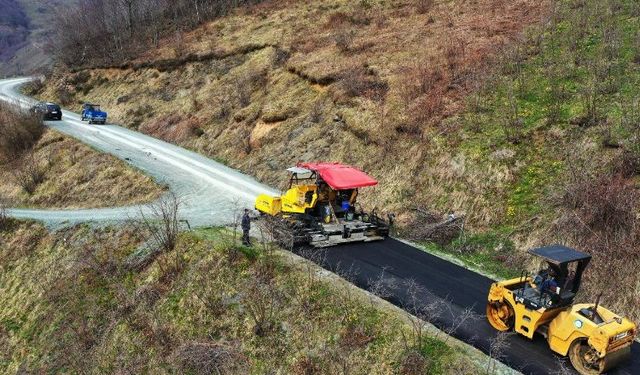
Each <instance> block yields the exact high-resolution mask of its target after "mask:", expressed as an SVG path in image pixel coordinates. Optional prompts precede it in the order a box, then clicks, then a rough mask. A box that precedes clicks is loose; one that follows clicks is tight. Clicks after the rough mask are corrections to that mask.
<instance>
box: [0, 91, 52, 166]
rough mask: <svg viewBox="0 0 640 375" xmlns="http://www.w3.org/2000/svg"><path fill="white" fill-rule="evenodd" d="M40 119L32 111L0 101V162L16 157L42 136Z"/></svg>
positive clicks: (42, 127) (42, 128) (42, 126)
mask: <svg viewBox="0 0 640 375" xmlns="http://www.w3.org/2000/svg"><path fill="white" fill-rule="evenodd" d="M43 132H44V125H43V123H42V119H41V118H40V117H39V116H36V115H35V114H34V113H31V112H29V111H26V110H23V109H20V108H18V107H14V106H12V105H10V104H7V103H4V102H0V162H9V161H12V160H15V159H17V158H18V157H19V156H20V155H21V154H22V153H23V152H25V151H27V150H28V149H30V148H31V147H32V146H33V145H34V144H35V143H36V142H37V141H38V139H40V137H41V136H42V133H43Z"/></svg>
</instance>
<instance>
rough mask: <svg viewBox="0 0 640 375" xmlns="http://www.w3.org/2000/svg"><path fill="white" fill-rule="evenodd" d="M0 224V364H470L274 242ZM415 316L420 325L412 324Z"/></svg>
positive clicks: (111, 368) (208, 233)
mask: <svg viewBox="0 0 640 375" xmlns="http://www.w3.org/2000/svg"><path fill="white" fill-rule="evenodd" d="M144 235H145V232H144V231H140V230H138V229H136V228H135V227H121V228H102V229H99V230H98V229H91V228H89V227H85V226H79V227H74V228H70V229H66V230H63V231H58V232H47V231H46V230H45V229H44V228H43V227H41V226H40V225H38V224H34V223H28V222H11V223H9V224H7V225H5V227H4V228H3V229H2V230H0V296H2V297H1V302H2V303H0V372H2V373H15V372H29V373H61V372H64V373H96V374H102V373H134V374H137V373H147V372H152V373H158V374H164V373H188V374H211V373H217V374H246V373H251V374H262V373H283V374H345V373H349V374H391V373H403V374H418V373H429V374H476V373H478V372H479V371H482V370H481V369H480V368H479V367H477V366H479V364H475V363H474V362H473V361H472V357H471V356H468V355H467V354H465V353H466V350H465V349H461V348H460V347H459V346H458V345H459V344H456V343H454V342H452V341H451V339H448V338H447V337H446V336H445V335H443V334H436V333H434V332H432V331H429V330H427V329H426V328H425V327H423V326H422V325H419V326H417V325H416V326H414V325H412V324H410V323H409V321H408V320H407V318H405V317H403V315H402V314H400V313H398V312H397V310H395V309H391V308H389V307H385V306H386V305H384V304H380V303H378V302H375V300H374V299H372V298H373V297H368V296H366V295H365V294H364V292H363V291H361V290H359V289H357V288H355V287H354V286H352V285H350V284H348V283H346V282H337V283H336V282H335V281H329V280H327V279H325V278H324V277H322V276H321V274H320V273H318V272H319V271H318V270H319V268H316V266H315V265H311V264H310V263H305V262H303V263H298V261H294V260H292V259H291V258H290V255H285V253H280V252H279V251H278V250H276V249H271V248H267V249H260V251H256V250H253V249H247V248H242V247H238V246H237V245H234V241H233V239H232V236H230V234H229V233H228V232H226V231H225V230H222V229H201V230H197V231H195V232H186V233H183V234H181V235H180V237H179V238H178V241H177V244H176V247H175V249H174V250H172V251H169V252H165V253H162V254H161V255H159V256H158V257H157V258H155V259H152V261H151V262H150V263H149V262H147V265H146V266H144V265H143V266H140V265H139V263H137V262H136V257H138V256H139V254H140V251H139V249H140V247H139V246H138V244H140V243H141V241H142V240H143V236H144ZM417 327H419V328H417Z"/></svg>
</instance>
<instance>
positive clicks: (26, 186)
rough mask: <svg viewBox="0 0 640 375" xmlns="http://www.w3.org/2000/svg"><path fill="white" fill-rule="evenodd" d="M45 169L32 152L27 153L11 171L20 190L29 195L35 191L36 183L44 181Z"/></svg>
mask: <svg viewBox="0 0 640 375" xmlns="http://www.w3.org/2000/svg"><path fill="white" fill-rule="evenodd" d="M45 173H46V169H45V168H44V166H43V165H42V164H41V163H40V161H39V160H38V159H37V158H36V157H35V155H34V154H32V153H31V154H29V155H27V156H26V157H25V158H24V159H23V160H22V161H20V163H18V166H17V168H16V169H15V170H14V172H13V176H14V178H15V179H16V182H17V183H18V185H20V187H21V188H22V190H24V191H25V192H26V193H27V194H29V195H31V194H33V193H34V192H35V191H36V188H37V187H38V185H40V184H41V183H42V182H43V181H44V176H45Z"/></svg>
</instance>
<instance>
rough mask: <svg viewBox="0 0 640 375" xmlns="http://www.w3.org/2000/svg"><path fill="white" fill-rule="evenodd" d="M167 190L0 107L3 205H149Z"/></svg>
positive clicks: (29, 118) (28, 117)
mask: <svg viewBox="0 0 640 375" xmlns="http://www.w3.org/2000/svg"><path fill="white" fill-rule="evenodd" d="M162 192H163V188H162V187H161V186H159V185H158V184H156V183H155V182H154V181H153V180H152V179H151V178H149V177H147V176H144V175H143V174H142V173H140V172H139V171H136V170H134V169H132V168H130V167H129V166H127V165H126V164H125V163H124V162H122V161H121V160H118V159H116V158H114V157H113V156H110V155H107V154H103V153H100V152H97V151H96V150H92V149H91V148H89V147H87V146H85V145H83V144H81V143H79V142H78V141H75V140H72V139H70V138H69V137H66V136H64V135H62V134H61V133H58V132H57V131H55V130H51V129H47V128H45V127H44V125H43V124H42V121H41V120H40V119H39V118H36V117H35V116H32V115H31V114H29V113H25V112H22V111H20V110H17V109H15V108H13V107H11V106H9V105H7V104H4V103H0V206H1V207H7V206H8V207H41V208H87V207H111V206H117V205H126V204H135V203H146V202H149V201H152V200H154V199H156V198H158V197H159V196H160V194H162Z"/></svg>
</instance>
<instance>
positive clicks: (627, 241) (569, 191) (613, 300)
mask: <svg viewBox="0 0 640 375" xmlns="http://www.w3.org/2000/svg"><path fill="white" fill-rule="evenodd" d="M615 168H616V166H613V168H612V170H611V171H609V172H605V173H601V174H598V175H590V174H588V173H586V172H585V171H584V170H582V171H577V172H576V174H575V175H574V179H573V180H570V181H569V182H567V185H566V187H565V189H564V193H563V194H562V195H560V196H558V197H557V198H556V199H557V200H556V205H557V206H558V207H559V208H560V209H561V213H562V214H561V216H560V218H559V219H558V220H557V222H556V223H555V225H554V226H553V227H552V229H551V230H552V232H553V233H554V236H553V237H555V238H562V239H563V241H562V242H568V243H569V244H571V245H573V246H575V247H576V248H578V249H581V250H583V251H586V252H588V253H590V254H591V255H592V256H593V260H592V262H591V263H592V264H591V267H590V269H589V270H588V271H587V273H586V275H585V278H584V280H585V284H584V288H583V289H582V291H581V292H582V293H583V295H584V296H591V297H592V298H593V296H596V295H598V294H600V293H602V294H603V304H604V305H606V306H609V307H610V308H612V309H613V310H614V311H615V310H617V311H624V312H625V313H626V314H628V316H629V317H630V318H631V319H634V320H635V321H640V312H638V311H637V309H634V308H631V306H639V305H640V290H638V288H637V285H638V283H640V275H639V274H638V272H636V271H637V269H638V267H640V250H639V249H640V227H639V226H638V218H637V215H638V214H637V213H638V210H639V209H640V188H639V187H638V185H637V182H636V181H635V180H634V179H633V178H629V177H625V175H624V174H622V173H620V172H619V171H616V169H615ZM612 285H615V286H616V287H615V288H613V287H611V286H612Z"/></svg>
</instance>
